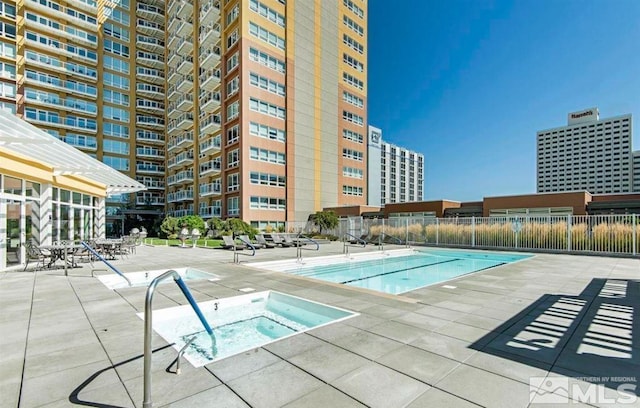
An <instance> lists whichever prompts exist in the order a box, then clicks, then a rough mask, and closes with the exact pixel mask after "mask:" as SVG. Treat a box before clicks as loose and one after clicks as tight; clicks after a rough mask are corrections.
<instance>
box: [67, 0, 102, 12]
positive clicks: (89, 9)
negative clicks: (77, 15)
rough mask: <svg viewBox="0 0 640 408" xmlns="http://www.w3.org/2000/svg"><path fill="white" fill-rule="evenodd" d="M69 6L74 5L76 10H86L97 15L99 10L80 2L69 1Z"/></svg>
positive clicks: (76, 0)
mask: <svg viewBox="0 0 640 408" xmlns="http://www.w3.org/2000/svg"><path fill="white" fill-rule="evenodd" d="M67 4H69V5H72V6H73V7H75V8H79V9H80V10H84V11H87V12H89V14H96V13H97V8H96V6H92V5H89V4H87V3H85V2H83V1H79V0H67Z"/></svg>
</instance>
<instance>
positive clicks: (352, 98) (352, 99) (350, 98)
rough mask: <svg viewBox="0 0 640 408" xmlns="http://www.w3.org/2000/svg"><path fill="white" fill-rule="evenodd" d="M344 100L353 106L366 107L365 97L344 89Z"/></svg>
mask: <svg viewBox="0 0 640 408" xmlns="http://www.w3.org/2000/svg"><path fill="white" fill-rule="evenodd" d="M342 100H343V101H345V102H346V103H349V104H351V105H353V106H357V107H358V108H363V107H364V99H362V98H360V97H359V96H356V95H354V94H352V93H349V92H347V91H344V92H343V93H342Z"/></svg>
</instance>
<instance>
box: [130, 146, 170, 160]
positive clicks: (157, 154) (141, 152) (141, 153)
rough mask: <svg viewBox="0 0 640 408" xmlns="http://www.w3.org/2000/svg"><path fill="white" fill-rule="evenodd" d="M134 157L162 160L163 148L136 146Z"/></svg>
mask: <svg viewBox="0 0 640 408" xmlns="http://www.w3.org/2000/svg"><path fill="white" fill-rule="evenodd" d="M136 157H143V158H152V159H159V160H164V150H160V149H157V148H155V147H136Z"/></svg>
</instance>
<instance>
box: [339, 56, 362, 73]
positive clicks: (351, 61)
mask: <svg viewBox="0 0 640 408" xmlns="http://www.w3.org/2000/svg"><path fill="white" fill-rule="evenodd" d="M342 61H344V63H345V64H347V65H349V66H350V67H351V68H353V69H355V70H356V71H358V72H363V71H364V64H363V63H362V62H360V61H358V60H357V59H355V58H353V57H352V56H351V55H349V54H347V53H343V54H342Z"/></svg>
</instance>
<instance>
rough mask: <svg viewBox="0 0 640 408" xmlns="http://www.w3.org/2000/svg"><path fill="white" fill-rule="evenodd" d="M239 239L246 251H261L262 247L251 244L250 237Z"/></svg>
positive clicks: (240, 236) (242, 236)
mask: <svg viewBox="0 0 640 408" xmlns="http://www.w3.org/2000/svg"><path fill="white" fill-rule="evenodd" d="M238 239H239V240H240V241H241V242H242V244H243V245H244V247H245V249H251V247H254V248H255V249H260V245H257V244H254V243H253V242H251V238H249V236H248V235H238Z"/></svg>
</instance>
